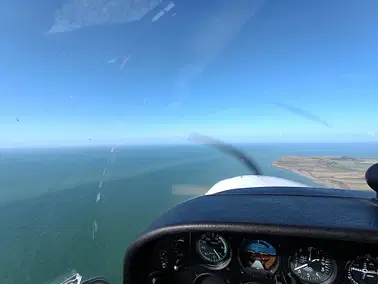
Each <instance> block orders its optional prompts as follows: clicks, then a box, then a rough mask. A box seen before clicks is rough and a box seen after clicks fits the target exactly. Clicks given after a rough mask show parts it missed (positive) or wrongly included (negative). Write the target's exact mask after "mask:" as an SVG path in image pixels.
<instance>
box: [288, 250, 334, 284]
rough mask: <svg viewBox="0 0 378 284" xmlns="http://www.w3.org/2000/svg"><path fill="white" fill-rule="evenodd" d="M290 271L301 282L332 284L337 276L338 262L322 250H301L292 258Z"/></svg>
mask: <svg viewBox="0 0 378 284" xmlns="http://www.w3.org/2000/svg"><path fill="white" fill-rule="evenodd" d="M289 265H290V270H291V272H292V273H293V274H294V275H295V276H296V277H298V278H299V280H300V281H301V282H304V283H312V284H321V283H322V284H331V283H332V282H333V281H334V280H335V278H336V275H337V265H336V262H335V261H334V260H333V259H331V258H330V257H329V256H328V255H327V253H326V252H324V251H323V250H321V249H317V248H313V247H308V248H306V249H302V248H301V249H299V250H298V251H297V252H296V253H295V254H294V255H293V256H292V257H290V264H289Z"/></svg>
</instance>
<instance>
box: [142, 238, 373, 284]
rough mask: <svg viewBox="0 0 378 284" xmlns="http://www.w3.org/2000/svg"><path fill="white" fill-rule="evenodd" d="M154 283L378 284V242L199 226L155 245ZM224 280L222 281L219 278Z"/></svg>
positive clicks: (152, 266)
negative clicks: (201, 229)
mask: <svg viewBox="0 0 378 284" xmlns="http://www.w3.org/2000/svg"><path fill="white" fill-rule="evenodd" d="M148 259H150V264H149V266H148V267H149V274H150V280H151V283H152V282H154V283H156V279H159V281H160V282H161V283H190V284H200V283H205V282H206V279H209V278H211V277H215V278H216V280H214V279H212V281H213V282H214V281H215V282H214V283H227V284H228V283H238V284H239V283H252V282H254V283H256V282H257V283H268V282H270V283H290V284H294V283H301V284H333V283H350V284H378V246H377V245H375V244H372V243H359V242H351V241H337V240H329V239H327V240H321V239H312V238H303V237H288V236H282V237H280V236H264V235H244V234H239V233H226V232H213V231H212V232H195V233H181V234H175V235H166V236H164V237H162V238H160V239H159V240H158V241H157V242H156V244H155V245H154V249H153V252H152V257H151V256H150V257H148ZM219 281H220V282H219Z"/></svg>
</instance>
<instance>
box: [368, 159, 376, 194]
mask: <svg viewBox="0 0 378 284" xmlns="http://www.w3.org/2000/svg"><path fill="white" fill-rule="evenodd" d="M365 180H366V183H367V184H368V185H369V186H370V187H371V189H373V190H374V191H375V192H377V193H378V163H377V164H374V165H372V166H371V167H370V168H368V169H367V171H366V173H365Z"/></svg>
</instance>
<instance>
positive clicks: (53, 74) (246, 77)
mask: <svg viewBox="0 0 378 284" xmlns="http://www.w3.org/2000/svg"><path fill="white" fill-rule="evenodd" d="M377 14H378V2H377V1H376V0H367V1H357V0H356V1H349V0H348V1H346V0H342V1H341V0H340V1H337V0H335V1H329V0H326V1H320V0H318V1H264V0H261V1H259V0H256V1H252V0H233V1H228V0H218V1H209V0H201V1H197V0H191V1H184V0H177V1H176V0H174V1H162V0H33V1H21V0H3V1H1V2H0V23H1V25H0V27H1V32H0V40H1V45H0V58H1V65H0V74H1V81H0V148H1V149H0V252H1V254H0V267H1V269H0V280H1V281H0V282H1V283H52V282H51V281H54V279H55V280H56V279H58V278H59V277H60V276H61V275H72V273H71V272H72V271H77V272H79V273H80V274H81V275H82V276H83V279H87V278H88V277H94V276H98V275H102V276H105V277H107V278H108V279H109V280H110V281H111V282H112V283H121V279H122V273H121V271H122V261H123V255H124V252H125V250H126V248H127V247H128V245H129V244H130V243H131V242H132V241H133V240H135V238H136V237H137V235H138V234H139V233H141V232H142V231H143V230H145V229H146V228H147V226H148V225H149V224H150V223H151V222H152V221H153V220H154V219H155V218H156V217H158V216H159V215H160V214H161V213H163V212H164V211H166V210H167V209H169V208H170V207H172V206H173V205H175V204H178V203H180V202H182V201H185V200H187V199H189V198H193V197H195V196H198V195H202V194H204V193H205V192H207V191H208V190H209V189H210V188H211V187H212V186H213V185H214V184H216V183H217V182H219V181H221V180H223V179H227V178H232V177H235V176H240V175H248V174H254V173H253V172H251V171H250V170H249V169H248V168H247V167H246V166H245V165H244V164H243V163H242V162H240V160H238V159H236V158H234V157H232V156H230V155H227V154H226V153H222V152H220V151H218V150H216V149H212V148H209V147H204V146H201V145H196V144H195V143H192V142H191V141H188V140H187V137H188V135H190V134H191V133H201V134H204V135H208V136H210V137H214V138H216V139H220V140H222V141H225V142H227V143H231V144H233V145H235V146H237V147H238V148H240V149H242V150H243V151H244V152H245V153H246V154H247V155H250V156H251V157H252V158H253V160H254V161H255V162H256V163H257V164H258V166H259V168H260V170H261V172H262V173H263V174H264V175H268V176H274V177H280V178H285V179H289V180H291V181H295V182H299V183H302V184H304V185H307V186H314V187H325V188H328V187H332V188H340V189H351V190H355V191H361V190H365V191H367V192H368V191H369V190H370V189H369V187H368V186H367V185H366V183H365V181H364V173H365V171H366V169H367V168H368V167H369V166H371V165H373V164H374V163H376V162H378V136H377V134H378V115H377V106H378V96H377V94H378V80H377V78H378V38H377V27H378V17H377ZM370 192H372V191H371V190H370ZM209 210H210V209H209Z"/></svg>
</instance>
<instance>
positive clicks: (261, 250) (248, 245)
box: [239, 240, 279, 274]
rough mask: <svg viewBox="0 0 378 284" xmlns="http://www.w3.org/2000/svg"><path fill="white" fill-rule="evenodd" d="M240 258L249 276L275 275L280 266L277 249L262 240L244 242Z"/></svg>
mask: <svg viewBox="0 0 378 284" xmlns="http://www.w3.org/2000/svg"><path fill="white" fill-rule="evenodd" d="M239 258H240V262H241V264H242V266H243V268H244V270H245V271H246V272H247V273H249V274H254V273H274V272H276V270H277V268H278V264H279V261H278V260H279V259H278V257H277V252H276V249H275V248H274V247H273V246H272V245H271V244H269V243H268V242H266V241H262V240H253V241H250V240H246V241H244V242H243V244H242V246H241V248H240V251H239Z"/></svg>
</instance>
